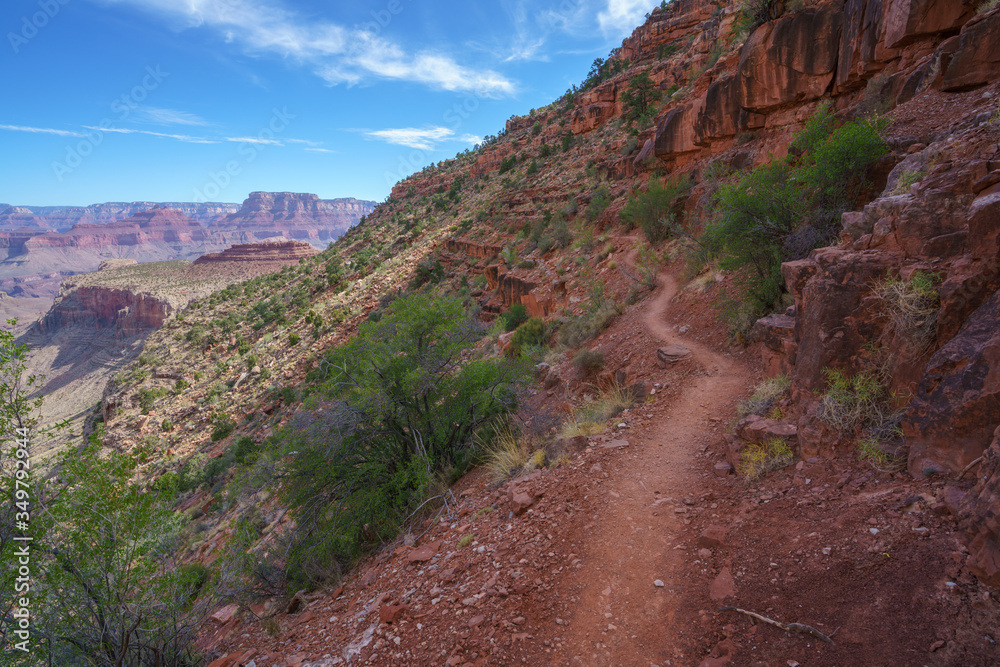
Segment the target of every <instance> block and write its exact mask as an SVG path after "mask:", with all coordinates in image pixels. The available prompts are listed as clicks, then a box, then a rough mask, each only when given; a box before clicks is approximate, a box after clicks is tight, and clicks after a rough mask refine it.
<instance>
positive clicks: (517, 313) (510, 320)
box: [503, 303, 528, 331]
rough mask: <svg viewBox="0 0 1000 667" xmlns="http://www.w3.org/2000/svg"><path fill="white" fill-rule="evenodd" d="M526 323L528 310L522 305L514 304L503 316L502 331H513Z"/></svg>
mask: <svg viewBox="0 0 1000 667" xmlns="http://www.w3.org/2000/svg"><path fill="white" fill-rule="evenodd" d="M527 321H528V309H527V308H525V307H524V304H522V303H515V304H513V305H512V306H511V307H510V309H509V310H508V311H507V312H506V313H504V314H503V327H504V331H513V330H514V329H516V328H518V327H519V326H521V325H522V324H523V323H524V322H527Z"/></svg>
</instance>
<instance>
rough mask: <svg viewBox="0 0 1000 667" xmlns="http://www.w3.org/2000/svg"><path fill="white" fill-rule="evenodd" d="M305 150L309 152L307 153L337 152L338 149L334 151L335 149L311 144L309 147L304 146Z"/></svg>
mask: <svg viewBox="0 0 1000 667" xmlns="http://www.w3.org/2000/svg"><path fill="white" fill-rule="evenodd" d="M303 150H304V151H305V152H307V153H336V152H337V151H334V150H330V149H329V148H313V147H311V146H310V147H309V148H304V149H303Z"/></svg>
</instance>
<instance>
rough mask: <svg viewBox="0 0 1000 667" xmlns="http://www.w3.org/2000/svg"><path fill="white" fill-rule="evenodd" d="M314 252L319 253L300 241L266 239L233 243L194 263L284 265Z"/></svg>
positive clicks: (309, 255) (314, 253)
mask: <svg viewBox="0 0 1000 667" xmlns="http://www.w3.org/2000/svg"><path fill="white" fill-rule="evenodd" d="M316 254H319V250H317V249H316V248H314V247H313V246H311V245H309V244H308V243H303V242H302V241H266V242H264V243H244V244H240V245H234V246H232V247H230V248H226V249H225V250H223V251H222V252H216V253H208V254H206V255H202V256H201V257H199V258H198V259H196V260H194V264H195V265H201V264H218V263H225V262H239V263H242V262H248V263H252V264H261V265H265V264H278V265H284V264H294V263H296V262H298V261H299V260H300V259H302V258H303V257H312V256H313V255H316Z"/></svg>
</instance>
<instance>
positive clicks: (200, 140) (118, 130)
mask: <svg viewBox="0 0 1000 667" xmlns="http://www.w3.org/2000/svg"><path fill="white" fill-rule="evenodd" d="M83 127H85V128H86V129H88V130H94V131H95V132H111V133H113V134H145V135H148V136H150V137H163V138H164V139H176V140H177V141H183V142H184V143H188V144H217V143H219V142H218V141H217V140H215V139H206V138H204V137H192V136H189V135H187V134H168V133H166V132H152V131H150V130H135V129H131V128H124V127H97V126H94V125H84V126H83Z"/></svg>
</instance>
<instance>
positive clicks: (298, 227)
mask: <svg viewBox="0 0 1000 667" xmlns="http://www.w3.org/2000/svg"><path fill="white" fill-rule="evenodd" d="M374 208H375V202H370V201H362V200H358V199H354V198H347V199H320V198H319V197H317V196H316V195H313V194H302V193H294V192H251V193H250V196H249V197H248V198H247V199H246V201H244V202H243V206H242V207H241V208H240V210H239V211H237V212H236V213H233V214H232V215H229V216H227V217H226V218H225V219H224V220H221V221H219V222H218V223H216V224H215V225H214V226H213V228H214V229H222V230H225V229H239V230H247V231H253V232H254V233H255V235H256V237H257V238H258V239H261V240H263V239H265V238H270V237H275V236H283V237H286V238H293V239H299V240H305V241H310V240H311V241H332V240H336V239H338V238H340V236H342V235H343V234H344V232H346V231H347V230H348V229H349V228H350V227H351V226H352V225H354V224H355V223H357V221H358V220H359V219H360V218H361V216H363V215H368V214H370V213H371V212H372V211H373V210H374Z"/></svg>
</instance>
